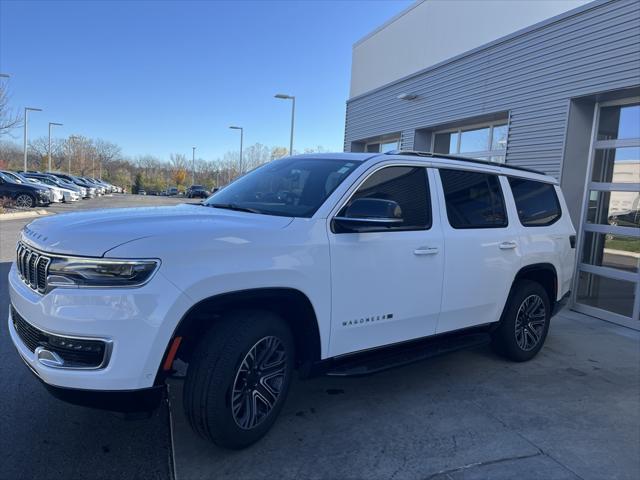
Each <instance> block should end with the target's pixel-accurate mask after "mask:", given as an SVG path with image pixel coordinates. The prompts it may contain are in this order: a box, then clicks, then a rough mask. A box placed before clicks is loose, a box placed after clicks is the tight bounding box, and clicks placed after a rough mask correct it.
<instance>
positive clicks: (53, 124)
mask: <svg viewBox="0 0 640 480" xmlns="http://www.w3.org/2000/svg"><path fill="white" fill-rule="evenodd" d="M52 126H56V127H61V126H62V124H61V123H56V122H49V171H51V127H52Z"/></svg>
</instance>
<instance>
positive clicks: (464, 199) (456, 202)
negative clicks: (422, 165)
mask: <svg viewBox="0 0 640 480" xmlns="http://www.w3.org/2000/svg"><path fill="white" fill-rule="evenodd" d="M440 178H441V179H442V187H443V189H444V198H445V201H446V204H447V217H448V218H449V224H450V225H451V226H452V227H453V228H497V227H506V226H507V214H506V211H505V208H504V198H503V196H502V190H501V189H500V182H499V180H498V176H497V175H492V174H486V173H477V172H466V171H463V170H447V169H440Z"/></svg>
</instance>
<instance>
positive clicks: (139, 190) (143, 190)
mask: <svg viewBox="0 0 640 480" xmlns="http://www.w3.org/2000/svg"><path fill="white" fill-rule="evenodd" d="M146 194H147V191H146V190H145V189H144V188H139V189H138V195H146Z"/></svg>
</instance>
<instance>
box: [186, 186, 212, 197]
mask: <svg viewBox="0 0 640 480" xmlns="http://www.w3.org/2000/svg"><path fill="white" fill-rule="evenodd" d="M209 195H211V192H210V191H208V190H207V189H206V188H204V187H203V186H202V185H191V186H190V187H189V188H188V189H187V191H186V193H185V196H186V197H187V198H207V197H208V196H209Z"/></svg>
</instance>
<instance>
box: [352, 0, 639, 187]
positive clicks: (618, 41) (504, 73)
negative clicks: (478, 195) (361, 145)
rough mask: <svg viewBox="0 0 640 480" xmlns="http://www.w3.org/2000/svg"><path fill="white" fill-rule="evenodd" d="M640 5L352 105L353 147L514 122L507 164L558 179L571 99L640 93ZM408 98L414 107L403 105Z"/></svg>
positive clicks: (593, 13) (621, 4) (547, 30)
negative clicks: (472, 122)
mask: <svg viewBox="0 0 640 480" xmlns="http://www.w3.org/2000/svg"><path fill="white" fill-rule="evenodd" d="M639 30H640V2H637V1H634V0H613V1H611V2H608V3H602V4H598V5H594V7H593V8H591V9H586V10H582V11H580V12H578V13H576V14H575V15H572V16H569V17H565V18H562V19H560V20H558V21H557V22H553V23H550V24H547V25H543V26H542V27H541V28H539V29H536V30H533V31H529V32H526V33H525V34H523V35H521V36H516V37H512V38H509V39H507V40H505V41H504V42H498V43H496V44H492V45H490V46H489V47H487V48H486V49H484V50H482V49H481V50H478V51H475V52H473V53H471V54H470V55H467V56H463V57H460V58H457V59H455V60H454V61H453V62H451V63H448V64H443V65H440V66H437V67H436V68H434V69H433V70H427V71H424V72H422V73H419V74H417V75H415V76H413V77H410V78H407V79H404V80H402V81H399V82H396V83H394V84H391V85H389V86H387V87H383V88H380V89H377V90H375V91H373V92H371V93H369V94H364V95H361V96H359V97H357V98H355V99H352V100H350V101H349V102H348V103H347V112H346V128H345V149H348V148H350V145H351V142H352V141H358V140H361V139H364V138H370V137H375V136H377V135H383V134H388V133H393V132H398V131H401V132H402V137H401V138H402V140H401V145H402V148H413V142H414V138H415V130H416V129H420V128H432V127H433V126H436V125H441V124H445V123H449V122H452V121H459V120H464V119H466V118H472V117H476V116H481V115H484V114H491V113H497V112H503V111H505V112H506V111H509V112H510V128H509V143H508V147H507V154H506V155H507V163H510V164H514V165H520V166H529V167H533V168H536V169H538V170H542V171H544V172H546V173H549V174H551V175H554V176H556V177H559V175H560V164H561V159H562V154H563V150H564V135H565V128H566V118H567V108H568V107H567V105H568V104H567V99H568V98H573V97H578V96H583V95H589V94H593V93H598V92H602V91H608V90H615V89H621V88H629V87H633V86H638V85H639V84H640V82H639V80H638V78H639V77H640V48H639V47H638V33H637V32H638V31H639ZM403 92H411V93H416V94H417V95H418V99H417V100H414V101H402V100H398V99H397V96H398V95H399V94H400V93H403Z"/></svg>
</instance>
